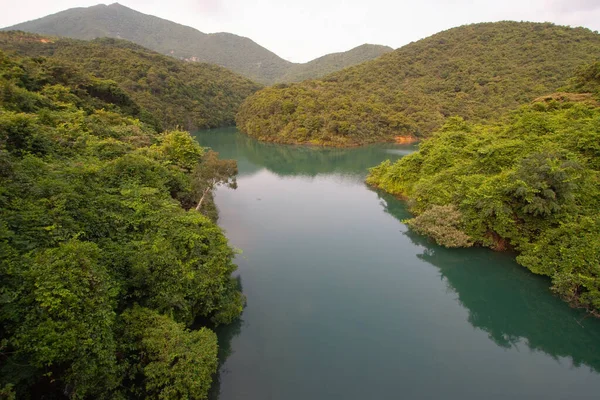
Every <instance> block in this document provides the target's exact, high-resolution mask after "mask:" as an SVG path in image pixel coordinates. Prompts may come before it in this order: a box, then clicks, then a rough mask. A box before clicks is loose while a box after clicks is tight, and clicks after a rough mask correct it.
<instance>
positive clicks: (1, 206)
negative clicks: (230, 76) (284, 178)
mask: <svg viewBox="0 0 600 400" xmlns="http://www.w3.org/2000/svg"><path fill="white" fill-rule="evenodd" d="M140 110H142V108H141V107H140V106H139V105H138V103H137V102H136V101H135V99H134V98H133V96H130V95H129V94H128V93H127V92H126V91H124V90H122V89H121V88H120V86H119V85H117V84H116V83H115V82H113V81H110V80H105V79H102V78H100V77H97V76H93V75H89V74H86V73H85V72H84V71H82V70H81V69H80V68H74V67H73V65H72V64H70V63H66V62H63V61H62V60H61V59H60V58H55V57H50V58H44V57H36V58H27V57H17V56H9V55H7V54H5V53H3V52H1V51H0V396H6V397H11V396H12V397H16V398H19V399H28V398H41V397H43V398H48V399H50V398H65V397H68V398H73V399H83V398H98V399H103V398H106V399H120V398H140V399H142V398H144V399H145V398H156V399H159V398H160V399H179V398H196V399H201V398H205V397H206V396H207V393H208V389H209V387H210V384H211V381H212V374H213V373H215V371H216V368H217V341H216V336H215V334H214V333H213V332H212V331H211V330H210V329H208V328H206V327H204V328H199V329H195V330H193V331H190V330H189V329H188V327H190V326H191V324H192V323H193V322H195V325H194V326H198V323H199V322H198V321H205V323H204V325H206V324H208V323H210V324H211V326H214V325H218V324H223V323H229V322H231V321H232V320H234V319H235V318H236V317H237V316H238V315H239V314H240V313H241V310H242V307H243V303H244V298H243V295H242V294H241V293H240V291H239V289H238V288H239V285H238V282H237V281H236V280H235V279H233V278H232V277H231V274H232V272H233V271H234V270H235V269H236V266H235V265H234V264H233V256H234V254H235V253H234V250H233V249H232V248H231V247H230V246H229V245H228V242H227V239H226V238H225V236H224V234H223V232H222V230H221V229H220V228H219V227H218V226H217V225H216V224H215V222H214V221H213V220H212V219H210V218H209V217H207V216H205V215H204V214H203V213H201V212H198V211H196V210H195V209H194V207H195V205H196V204H197V202H198V200H199V197H198V196H197V194H198V193H197V192H196V191H195V190H194V185H195V184H196V183H195V176H196V175H202V176H204V177H205V179H207V180H208V179H209V176H208V175H210V173H209V172H206V171H205V172H203V169H204V168H208V166H205V163H206V162H205V159H206V156H207V154H212V153H209V152H208V151H207V150H206V149H204V148H202V147H200V145H199V144H198V143H197V142H196V141H195V140H194V139H193V138H192V137H191V136H190V134H189V133H187V132H183V131H179V130H173V131H165V132H162V133H158V132H157V131H156V128H155V127H153V125H152V124H149V123H146V122H144V121H142V120H141V119H140V118H141V117H142V115H141V113H140ZM138 117H140V118H138ZM211 157H212V162H213V163H217V161H216V160H215V156H214V154H213V155H211ZM230 163H231V162H230ZM230 163H229V164H230ZM210 168H214V167H212V166H210ZM235 172H236V170H235V168H231V169H229V170H228V173H229V174H230V175H229V176H228V177H225V173H224V172H223V171H219V180H224V179H232V175H235ZM207 201H208V200H207Z"/></svg>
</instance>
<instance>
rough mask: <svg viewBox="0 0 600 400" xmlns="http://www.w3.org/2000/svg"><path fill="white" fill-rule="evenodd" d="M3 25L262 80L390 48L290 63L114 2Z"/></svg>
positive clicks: (315, 72) (292, 76) (243, 41)
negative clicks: (111, 41) (113, 41)
mask: <svg viewBox="0 0 600 400" xmlns="http://www.w3.org/2000/svg"><path fill="white" fill-rule="evenodd" d="M4 30H21V31H25V32H33V33H38V34H44V35H53V36H64V37H69V38H74V39H83V40H91V39H95V38H101V37H111V38H117V39H125V40H129V41H132V42H134V43H137V44H140V45H142V46H144V47H147V48H149V49H152V50H154V51H157V52H159V53H161V54H166V55H171V56H173V57H176V58H180V59H184V60H189V61H200V62H207V63H211V64H217V65H221V66H223V67H225V68H227V69H230V70H232V71H234V72H236V73H238V74H240V75H243V76H245V77H247V78H250V79H252V80H253V81H255V82H260V83H263V84H270V83H274V82H278V81H282V80H286V81H299V80H302V79H304V78H305V77H306V78H318V77H322V76H324V75H326V74H327V73H330V72H333V71H337V70H339V69H342V68H345V67H349V66H351V65H356V64H358V63H360V62H363V61H366V60H370V59H373V58H375V57H378V56H379V55H381V54H383V53H384V52H386V51H390V50H391V48H387V47H385V46H373V45H363V46H361V47H363V49H362V50H360V51H357V50H356V49H353V50H350V51H349V52H346V53H350V54H347V55H344V54H345V53H341V54H333V55H330V56H331V58H326V59H317V60H315V61H313V62H311V63H307V64H294V63H292V62H290V61H287V60H284V59H282V58H281V57H279V56H278V55H276V54H275V53H273V52H271V51H269V50H267V49H266V48H264V47H262V46H260V45H259V44H257V43H255V42H254V41H252V40H251V39H248V38H246V37H242V36H238V35H234V34H231V33H224V32H221V33H211V34H206V33H203V32H200V31H199V30H197V29H194V28H191V27H189V26H185V25H180V24H177V23H175V22H171V21H168V20H165V19H162V18H158V17H155V16H152V15H147V14H143V13H141V12H138V11H135V10H132V9H130V8H128V7H125V6H123V5H121V4H119V3H114V4H111V5H108V6H107V5H104V4H99V5H96V6H92V7H87V8H72V9H68V10H65V11H61V12H59V13H56V14H52V15H48V16H46V17H43V18H39V19H36V20H33V21H28V22H24V23H21V24H17V25H14V26H11V27H8V28H4ZM359 49H360V48H359ZM315 62H316V63H315ZM284 76H285V77H284Z"/></svg>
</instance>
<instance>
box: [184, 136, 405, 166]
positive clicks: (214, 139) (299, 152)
mask: <svg viewBox="0 0 600 400" xmlns="http://www.w3.org/2000/svg"><path fill="white" fill-rule="evenodd" d="M196 137H198V138H199V141H200V143H201V144H202V145H203V146H210V147H212V148H213V150H215V151H217V152H219V154H220V155H221V157H223V158H233V159H236V160H238V169H239V171H240V175H241V176H244V175H248V174H251V173H254V172H255V171H256V170H258V169H260V167H264V168H267V169H268V170H270V171H271V172H273V173H275V174H277V175H280V176H290V175H294V176H299V175H300V176H316V175H319V174H341V175H348V174H352V175H357V174H358V175H360V176H364V175H366V173H367V169H368V168H370V167H374V166H375V165H377V164H379V163H380V162H382V161H383V160H386V159H392V161H394V160H396V159H398V158H400V157H401V156H402V155H403V153H404V154H406V153H409V152H412V151H414V149H415V146H397V147H398V152H395V153H386V152H385V151H384V150H383V149H389V148H390V147H392V146H393V145H391V144H382V145H372V146H365V147H360V148H348V149H341V148H321V147H308V146H293V145H279V144H273V143H265V142H259V141H258V140H256V139H253V138H251V137H249V136H247V135H243V134H240V133H238V132H237V131H236V130H235V128H228V129H221V130H218V131H217V130H215V131H211V132H210V133H205V132H199V133H198V134H197V136H196Z"/></svg>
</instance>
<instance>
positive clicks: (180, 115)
mask: <svg viewBox="0 0 600 400" xmlns="http://www.w3.org/2000/svg"><path fill="white" fill-rule="evenodd" d="M0 50H4V51H6V52H12V53H18V54H20V55H24V56H29V57H40V56H43V57H50V58H53V59H56V60H59V61H60V62H62V63H63V64H64V65H68V66H69V68H71V69H72V70H73V71H79V70H82V71H85V72H86V73H88V74H91V75H93V76H95V77H97V78H101V79H108V80H111V81H114V82H116V84H117V85H118V86H119V88H120V89H121V90H123V91H124V92H125V93H127V94H128V95H129V96H130V97H131V98H132V99H133V100H134V101H135V102H136V103H137V104H138V105H139V106H140V107H142V109H143V110H142V111H141V113H142V115H143V116H144V118H145V119H146V120H148V121H150V120H151V121H153V122H152V123H153V124H154V125H158V126H160V127H162V128H173V127H176V126H182V127H185V128H186V129H199V128H212V127H218V126H226V125H231V124H232V123H233V122H234V116H235V113H236V111H237V109H238V108H239V106H240V104H241V103H242V101H243V100H244V99H245V98H246V97H247V96H248V95H250V94H251V93H253V92H254V91H256V90H257V89H258V88H259V86H258V85H257V84H255V83H253V82H251V81H250V80H248V79H246V78H243V77H241V76H239V75H236V74H234V73H233V72H231V71H228V70H226V69H225V68H222V67H219V66H216V65H211V64H204V63H187V62H184V61H180V60H176V59H174V58H172V57H167V56H164V55H161V54H158V53H155V52H153V51H150V50H148V49H145V48H143V47H141V46H139V45H136V44H134V43H131V42H127V41H124V40H118V39H108V38H104V39H97V40H93V41H83V40H75V39H64V38H56V37H51V36H40V35H34V34H28V33H23V32H0ZM66 73H69V74H70V73H72V72H66Z"/></svg>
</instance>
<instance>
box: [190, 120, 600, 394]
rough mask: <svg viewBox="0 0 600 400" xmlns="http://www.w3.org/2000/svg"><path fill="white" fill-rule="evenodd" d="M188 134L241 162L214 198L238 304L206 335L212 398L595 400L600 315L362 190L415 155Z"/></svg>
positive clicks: (504, 258)
mask: <svg viewBox="0 0 600 400" xmlns="http://www.w3.org/2000/svg"><path fill="white" fill-rule="evenodd" d="M196 137H197V139H198V140H199V141H200V143H201V144H202V145H204V146H210V147H212V148H213V149H214V150H216V151H218V152H219V153H221V156H222V157H224V158H234V159H236V160H237V161H238V166H239V169H240V175H239V179H238V185H239V187H238V189H237V190H235V191H233V190H229V189H221V190H219V191H218V192H217V196H216V201H217V205H218V207H219V210H220V220H219V223H220V225H221V226H222V227H223V228H224V229H225V231H226V232H227V236H228V237H229V239H230V241H231V243H232V245H233V246H235V247H238V248H240V249H242V250H243V254H241V255H239V256H238V258H237V263H238V265H239V271H238V273H239V275H240V276H241V281H242V285H243V289H244V293H245V294H246V296H247V298H248V306H247V308H246V309H245V311H244V313H243V316H242V320H241V321H240V322H238V323H237V324H234V325H232V326H229V327H226V328H225V329H222V330H221V331H220V332H219V340H220V346H221V348H222V349H221V350H222V351H221V358H222V366H221V368H220V376H219V380H218V382H217V384H216V385H215V388H214V393H213V398H214V399H219V400H242V399H244V400H267V399H273V400H296V399H297V400H307V399H324V400H325V399H345V400H352V399H357V400H358V399H360V400H365V399H437V398H444V399H460V400H465V399H598V398H600V321H598V320H593V319H590V318H586V316H585V314H583V313H581V312H579V311H576V310H572V309H570V308H569V307H568V306H566V305H565V304H563V303H562V302H561V301H560V300H558V299H557V298H555V297H553V296H552V294H551V293H550V292H549V290H548V281H547V280H546V279H544V278H542V277H538V276H534V275H532V274H530V273H528V272H527V271H526V270H525V269H524V268H521V267H519V266H518V265H516V264H515V262H514V261H513V259H512V257H511V256H510V255H508V254H499V253H494V252H491V251H487V250H485V249H460V250H449V249H445V248H442V247H439V246H436V245H434V244H432V243H431V242H429V241H428V240H427V239H426V238H423V237H421V236H418V235H415V234H414V233H412V232H410V231H408V230H407V228H406V226H405V225H404V224H402V223H401V220H402V219H404V218H407V217H409V214H408V212H407V210H406V207H405V206H404V204H403V203H402V202H400V201H398V200H396V199H394V198H393V197H391V196H388V195H386V194H384V193H380V192H377V191H374V190H371V189H369V188H368V187H367V186H365V185H364V183H363V180H364V178H365V175H366V170H367V168H368V167H372V166H375V165H377V164H378V163H379V162H381V161H382V160H384V159H388V158H389V159H392V160H396V159H398V158H400V157H402V156H403V155H405V154H409V153H410V152H411V151H414V147H410V146H394V145H381V146H371V147H365V148H360V149H348V150H323V149H315V148H303V147H294V146H280V145H272V144H264V143H259V142H257V141H255V140H253V139H250V138H248V137H246V136H244V135H241V134H239V133H237V131H236V130H235V129H224V130H212V131H206V132H200V133H197V135H196Z"/></svg>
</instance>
